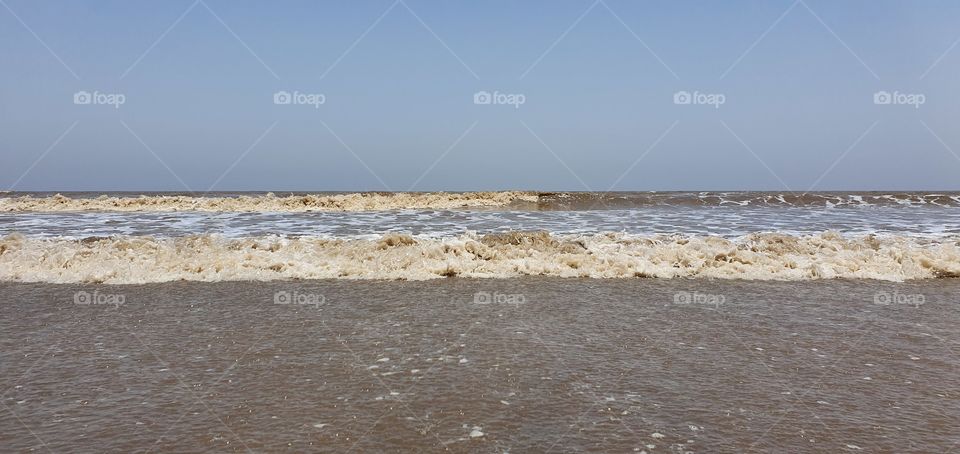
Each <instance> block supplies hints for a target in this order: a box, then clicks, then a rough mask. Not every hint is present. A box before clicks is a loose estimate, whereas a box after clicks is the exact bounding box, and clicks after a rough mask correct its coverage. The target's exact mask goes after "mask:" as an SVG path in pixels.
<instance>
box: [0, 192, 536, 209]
mask: <svg viewBox="0 0 960 454" xmlns="http://www.w3.org/2000/svg"><path fill="white" fill-rule="evenodd" d="M537 200H538V197H537V194H536V193H533V192H521V191H502V192H417V193H414V192H396V193H379V192H369V193H355V194H336V195H320V194H306V195H291V196H284V197H278V196H275V195H273V194H272V193H271V194H266V195H239V196H235V197H217V196H197V197H195V196H185V195H175V196H172V195H171V196H167V195H150V196H148V195H141V196H138V197H129V196H124V197H111V196H106V195H101V196H99V197H94V198H89V197H76V198H71V197H66V196H63V195H60V194H56V195H53V196H50V197H32V196H29V195H28V196H23V197H8V198H0V211H11V212H20V211H213V212H228V211H233V212H305V211H374V210H398V209H414V210H418V209H450V208H469V207H499V206H507V205H509V204H511V203H514V202H519V201H523V202H536V201H537Z"/></svg>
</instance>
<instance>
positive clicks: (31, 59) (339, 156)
mask: <svg viewBox="0 0 960 454" xmlns="http://www.w3.org/2000/svg"><path fill="white" fill-rule="evenodd" d="M0 3H2V4H0V58H2V61H3V65H2V71H0V115H2V117H0V118H2V122H0V156H2V165H0V189H9V188H11V187H12V188H13V189H15V190H184V189H185V186H186V187H189V188H190V189H192V190H195V191H206V190H208V189H210V188H211V186H213V189H214V190H384V189H390V190H407V189H409V188H411V186H413V188H414V189H417V190H474V189H509V188H518V189H544V190H585V189H592V190H608V189H616V190H721V189H742V190H781V189H784V188H785V187H787V188H790V189H793V190H798V191H805V190H807V189H810V188H811V187H813V189H821V190H857V189H859V190H868V189H888V190H904V189H935V190H938V189H939V190H945V189H960V184H958V182H960V157H957V156H956V155H955V153H960V128H958V127H957V120H958V118H960V46H957V48H953V47H952V46H954V45H956V44H957V40H958V39H960V28H958V27H957V24H960V3H958V2H956V1H927V0H919V1H909V2H908V1H874V0H865V1H842V2H835V1H824V0H806V2H805V3H804V2H798V3H795V2H793V1H791V0H785V1H724V2H717V1H696V2H685V1H679V2H678V1H624V0H605V1H603V2H594V1H593V0H576V1H573V0H570V1H566V0H564V1H557V0H550V1H517V0H508V1H484V2H475V1H424V0H405V1H404V2H395V1H394V0H383V1H372V0H371V1H315V0H311V1H281V2H267V1H256V2H254V1H226V0H204V1H203V2H194V0H169V1H120V0H114V1H66V0H64V1H36V0H2V2H0ZM784 13H786V14H784ZM178 19H179V20H178ZM21 21H22V22H21ZM421 21H422V22H421ZM483 90H486V91H489V92H494V91H498V92H500V93H506V94H519V95H523V97H524V101H525V102H524V104H523V105H521V106H519V108H515V107H514V106H512V105H496V104H479V105H478V104H475V103H474V99H473V98H474V93H476V92H478V91H483ZM81 91H87V92H90V93H93V92H98V93H100V94H121V95H123V96H124V97H125V102H124V104H123V105H121V106H120V107H119V108H114V107H113V106H111V105H95V104H75V103H74V94H75V93H77V92H81ZM278 91H288V92H291V93H292V92H294V91H297V92H300V93H313V94H322V95H323V96H324V97H325V102H324V104H322V105H319V106H318V108H317V107H314V106H311V105H286V104H280V105H278V104H275V103H274V94H275V93H276V92H278ZM679 91H687V92H690V93H694V92H698V93H701V94H720V95H723V97H724V104H723V105H721V106H719V108H715V107H713V106H711V105H693V104H675V103H674V94H675V93H677V92H679ZM878 91H888V92H891V93H893V92H898V93H900V94H920V95H923V97H924V103H923V105H920V106H919V108H917V107H915V106H914V105H910V104H905V105H903V104H901V105H896V104H879V105H878V104H875V103H874V93H876V92H878ZM104 99H106V98H101V100H104ZM701 99H705V98H701ZM904 99H906V98H903V97H901V100H904ZM141 141H142V143H141ZM941 141H942V142H941ZM51 145H53V146H52V148H51ZM951 150H952V151H951ZM44 153H46V155H45V156H44V157H43V158H42V159H39V158H40V157H41V156H42V155H44ZM38 159H39V160H38ZM28 169H29V171H28ZM428 170H429V172H427V171H428ZM414 184H415V186H414Z"/></svg>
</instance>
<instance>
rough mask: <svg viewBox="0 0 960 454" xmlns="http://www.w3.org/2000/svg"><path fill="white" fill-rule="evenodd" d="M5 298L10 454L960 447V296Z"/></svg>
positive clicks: (178, 294) (640, 288)
mask: <svg viewBox="0 0 960 454" xmlns="http://www.w3.org/2000/svg"><path fill="white" fill-rule="evenodd" d="M0 294H2V295H3V302H2V304H0V364H2V367H0V393H2V399H0V402H2V404H3V405H2V406H0V446H2V447H3V448H2V450H3V451H9V452H30V451H39V452H45V451H50V452H65V451H66V452H203V451H228V452H229V451H237V452H308V451H317V452H348V451H353V452H441V451H448V452H579V451H593V452H644V451H645V452H647V453H657V452H668V453H672V452H697V453H700V452H949V451H950V450H951V449H954V450H958V451H960V445H958V443H960V373H958V372H960V367H958V366H960V356H958V353H960V332H958V330H957V326H958V324H960V306H958V295H960V280H957V279H931V280H923V281H915V282H909V283H901V284H897V283H889V282H878V281H858V280H836V281H799V282H745V281H737V280H730V281H723V280H718V281H713V280H706V279H696V280H689V279H672V280H657V279H630V280H600V279H558V278H537V277H525V278H519V279H490V280H475V279H461V278H453V279H442V280H433V281H419V282H402V281H401V282H397V281H346V280H326V281H295V282H289V281H287V282H284V281H273V282H266V283H262V282H261V283H257V282H228V283H196V282H194V283H188V282H171V283H163V284H150V285H122V286H107V285H102V286H95V285H53V284H23V283H2V284H0ZM78 302H79V303H80V304H78ZM277 303H288V304H277Z"/></svg>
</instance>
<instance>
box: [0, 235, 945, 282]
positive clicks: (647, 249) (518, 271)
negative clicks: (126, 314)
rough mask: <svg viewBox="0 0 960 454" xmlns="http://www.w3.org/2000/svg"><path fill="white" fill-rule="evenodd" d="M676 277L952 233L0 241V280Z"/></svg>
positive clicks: (900, 263) (813, 273)
mask: <svg viewBox="0 0 960 454" xmlns="http://www.w3.org/2000/svg"><path fill="white" fill-rule="evenodd" d="M527 275H540V276H560V277H585V278H634V277H656V278H678V277H706V278H722V279H757V280H808V279H830V278H850V279H881V280H890V281H903V280H908V279H928V278H938V277H958V276H960V247H958V242H957V241H956V240H951V241H946V242H944V241H940V242H933V241H926V240H920V239H916V238H909V237H885V238H880V237H874V236H867V237H858V238H848V237H844V236H841V235H839V234H837V233H835V232H825V233H822V234H819V235H808V236H791V235H783V234H752V235H748V236H745V237H742V238H739V239H736V240H728V239H724V238H720V237H714V236H680V235H662V236H652V237H635V236H628V235H623V234H616V233H604V234H595V235H550V234H548V233H546V232H510V233H506V234H495V235H483V236H479V235H475V234H464V235H461V236H458V237H453V238H442V239H436V238H418V237H413V236H409V235H396V234H391V235H386V236H384V237H382V238H378V239H360V238H348V239H323V238H314V237H300V238H288V237H277V236H267V237H258V238H245V239H228V238H223V237H219V236H215V235H198V236H191V237H183V238H169V239H154V238H149V237H111V238H89V239H86V240H80V241H78V240H67V239H35V238H27V237H24V236H22V235H16V234H15V235H9V236H7V237H4V238H3V239H2V240H0V280H2V281H29V282H53V283H75V282H92V283H110V284H136V283H149V282H166V281H175V280H190V281H238V280H276V279H329V278H346V279H411V280H421V279H433V278H439V277H449V276H463V277H475V278H487V277H495V278H507V277H518V276H527Z"/></svg>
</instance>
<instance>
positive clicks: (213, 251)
mask: <svg viewBox="0 0 960 454" xmlns="http://www.w3.org/2000/svg"><path fill="white" fill-rule="evenodd" d="M957 200H958V195H957V194H953V193H947V194H925V193H893V194H884V193H857V194H826V193H815V194H801V195H792V194H776V193H613V194H605V193H604V194H600V193H596V194H594V193H534V192H486V193H397V194H387V193H368V194H325V195H311V194H289V195H280V196H277V195H274V194H215V195H211V196H210V197H195V196H190V195H142V196H140V195H136V196H130V195H124V194H114V195H100V194H71V195H69V196H63V195H41V194H30V195H19V194H11V195H8V196H6V197H2V198H0V235H2V236H0V281H24V282H54V283H79V282H86V283H109V284H128V283H149V282H166V281H175V280H188V281H241V280H244V281H245V280H255V281H266V280H278V279H410V280H423V279H435V278H441V277H466V278H506V277H519V276H558V277H587V278H641V277H653V278H721V279H752V280H810V279H834V278H843V279H880V280H888V281H903V280H910V279H931V278H945V277H958V276H960V205H958V204H957V203H955V202H956V201H957Z"/></svg>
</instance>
